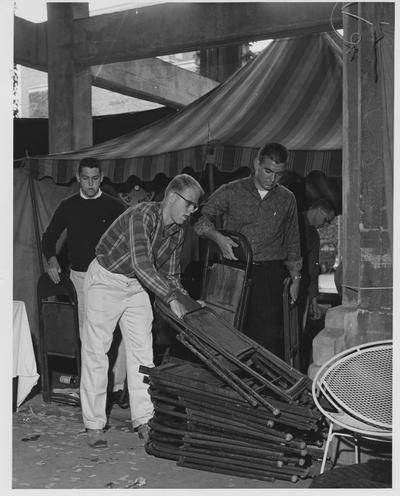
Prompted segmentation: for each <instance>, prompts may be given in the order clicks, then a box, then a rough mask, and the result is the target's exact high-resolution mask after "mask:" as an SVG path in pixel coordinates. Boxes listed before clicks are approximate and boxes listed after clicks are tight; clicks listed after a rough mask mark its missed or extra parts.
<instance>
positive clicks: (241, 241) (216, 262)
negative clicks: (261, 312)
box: [200, 230, 253, 331]
mask: <svg viewBox="0 0 400 496" xmlns="http://www.w3.org/2000/svg"><path fill="white" fill-rule="evenodd" d="M220 232H221V233H222V234H223V235H225V236H229V237H230V238H232V239H233V241H235V243H236V244H237V245H238V246H237V247H235V248H233V253H234V255H235V256H236V258H237V260H228V259H226V258H224V257H223V256H222V254H221V252H220V250H219V248H218V246H217V245H216V244H215V243H214V242H213V241H211V240H207V244H206V253H205V261H204V268H203V280H202V290H201V295H200V299H201V300H202V301H204V303H205V304H206V305H207V307H209V308H212V309H213V310H214V311H215V312H216V313H217V314H218V315H220V316H221V317H223V318H224V319H225V320H226V321H227V322H228V323H229V324H231V325H233V326H234V327H235V328H236V329H238V330H239V331H241V330H243V325H244V322H245V316H246V315H245V314H246V308H247V303H248V296H249V290H250V284H251V281H250V271H251V265H252V262H253V253H252V249H251V245H250V243H249V241H248V240H247V238H246V237H245V236H243V234H240V233H237V232H233V231H226V230H221V231H220Z"/></svg>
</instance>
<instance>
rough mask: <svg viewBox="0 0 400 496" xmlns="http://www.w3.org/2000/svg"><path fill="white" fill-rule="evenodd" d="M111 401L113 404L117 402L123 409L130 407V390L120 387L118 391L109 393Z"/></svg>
mask: <svg viewBox="0 0 400 496" xmlns="http://www.w3.org/2000/svg"><path fill="white" fill-rule="evenodd" d="M109 396H110V398H109V401H110V403H111V404H114V403H115V404H116V405H118V406H119V407H120V408H122V409H123V410H125V409H126V408H128V407H129V394H128V391H127V390H126V391H125V390H123V389H119V390H118V391H113V392H112V393H109Z"/></svg>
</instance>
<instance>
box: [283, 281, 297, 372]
mask: <svg viewBox="0 0 400 496" xmlns="http://www.w3.org/2000/svg"><path fill="white" fill-rule="evenodd" d="M290 282H291V279H290V277H287V278H286V279H285V281H284V283H283V336H284V358H285V362H286V363H288V364H289V365H291V366H292V367H294V368H296V369H297V370H300V367H301V356H300V332H299V320H298V306H297V303H295V304H292V303H291V302H290V295H289V288H290Z"/></svg>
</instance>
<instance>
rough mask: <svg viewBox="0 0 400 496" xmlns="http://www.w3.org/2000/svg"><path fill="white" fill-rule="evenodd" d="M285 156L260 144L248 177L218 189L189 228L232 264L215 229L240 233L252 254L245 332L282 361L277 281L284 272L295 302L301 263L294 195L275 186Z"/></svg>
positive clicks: (227, 244) (228, 247) (228, 242)
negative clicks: (252, 168)
mask: <svg viewBox="0 0 400 496" xmlns="http://www.w3.org/2000/svg"><path fill="white" fill-rule="evenodd" d="M287 158H288V152H287V150H286V148H285V147H284V146H282V145H280V144H279V143H268V144H266V145H264V146H263V147H262V148H261V149H260V150H259V151H258V154H257V157H256V159H255V161H254V173H253V174H252V175H251V176H249V177H246V178H244V179H238V180H236V181H232V182H230V183H228V184H224V185H222V186H221V187H220V188H219V189H217V190H216V191H215V192H214V193H213V194H212V195H211V196H210V198H209V199H208V201H207V202H206V204H205V205H204V206H203V207H202V211H201V214H202V216H201V217H200V219H199V220H198V221H197V223H196V224H195V230H196V232H197V234H198V235H199V236H204V237H207V238H209V239H211V240H213V241H215V242H216V243H217V245H218V246H219V248H220V250H221V252H222V254H223V256H224V257H225V258H227V259H230V260H234V259H235V256H234V253H233V250H232V248H233V247H235V246H236V243H235V242H234V241H233V240H232V239H231V238H229V237H227V236H223V235H222V234H221V233H220V232H218V231H217V230H216V228H215V224H216V222H217V219H219V218H222V227H223V229H229V230H231V231H236V232H239V233H241V234H244V235H245V236H246V237H247V239H248V240H249V242H250V244H251V247H252V251H253V261H254V264H253V267H252V271H251V277H252V288H251V294H250V298H249V308H248V310H247V319H246V323H245V333H246V334H247V335H248V336H249V337H251V338H252V339H254V340H255V341H257V342H258V343H259V344H261V345H262V346H264V347H265V348H267V349H268V350H270V351H272V353H274V354H276V355H277V356H279V357H281V358H283V356H284V343H283V329H282V328H283V299H282V295H283V281H284V278H285V277H286V275H287V271H288V272H289V274H290V276H291V279H292V282H291V286H290V296H291V299H292V301H293V302H294V301H296V299H297V296H298V292H299V285H300V278H301V276H300V270H301V264H302V259H301V256H300V243H299V230H298V218H297V206H296V200H295V197H294V195H293V194H292V193H291V192H290V191H289V190H288V189H287V188H285V187H284V186H282V185H280V184H279V183H278V181H279V179H280V177H281V176H282V175H283V173H284V172H285V170H286V162H287Z"/></svg>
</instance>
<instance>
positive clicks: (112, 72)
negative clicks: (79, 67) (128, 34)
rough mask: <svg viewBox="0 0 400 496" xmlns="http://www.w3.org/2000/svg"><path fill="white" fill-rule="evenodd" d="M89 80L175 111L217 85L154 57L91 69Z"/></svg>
mask: <svg viewBox="0 0 400 496" xmlns="http://www.w3.org/2000/svg"><path fill="white" fill-rule="evenodd" d="M92 78H93V79H92V81H93V83H92V84H93V85H94V86H98V87H100V88H104V89H106V90H109V91H115V92H116V93H120V94H122V95H128V96H132V97H135V98H140V99H142V100H148V101H152V102H157V103H160V104H162V105H167V106H169V107H175V108H181V107H184V106H185V105H188V104H189V103H191V102H193V101H194V100H197V98H200V97H201V96H202V95H204V94H206V93H208V92H209V91H211V90H212V89H213V88H215V87H216V86H218V84H219V83H218V82H217V81H213V80H212V79H208V78H205V77H202V76H199V75H198V74H196V73H194V72H192V71H188V70H186V69H181V68H180V67H177V66H176V65H174V64H170V63H168V62H164V61H163V60H160V59H157V58H153V59H146V60H135V61H131V62H120V63H115V64H107V65H101V66H94V67H92Z"/></svg>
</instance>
